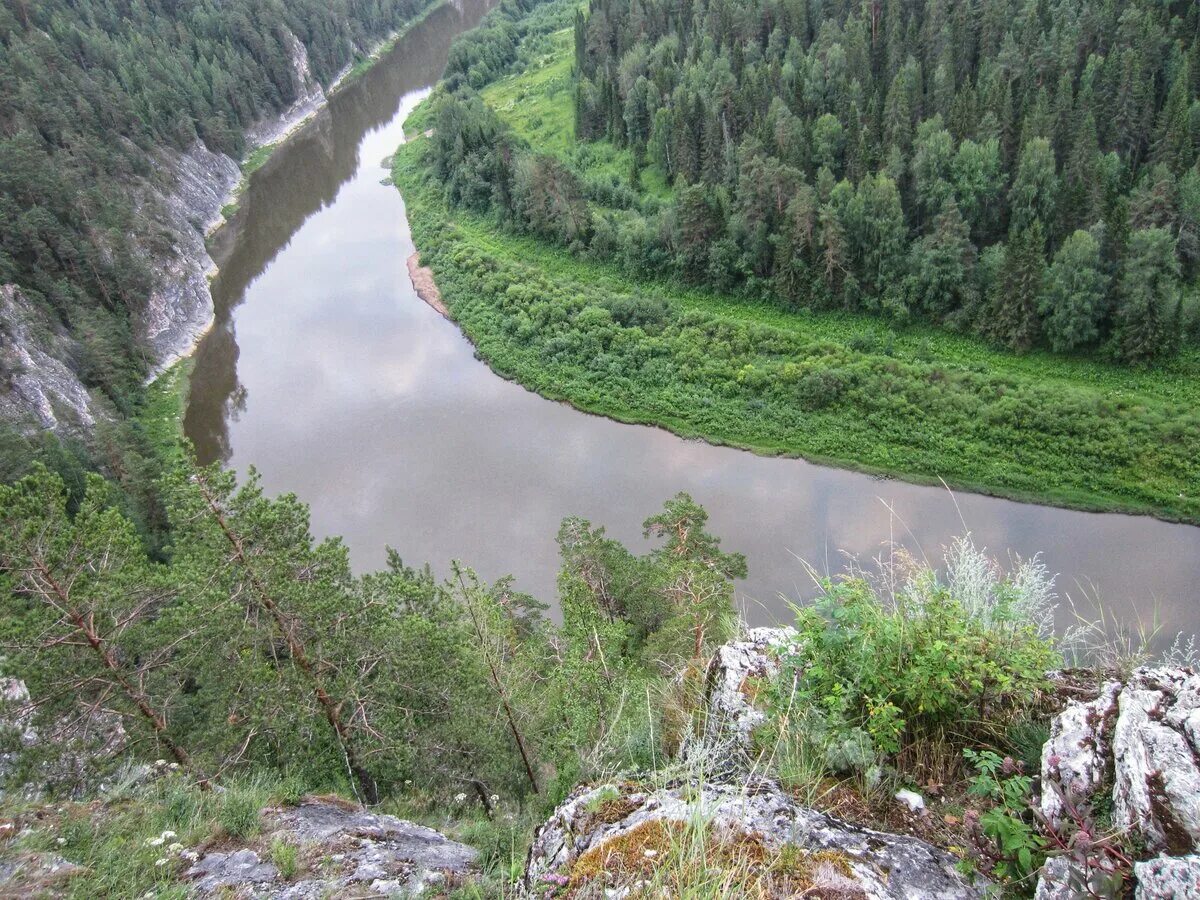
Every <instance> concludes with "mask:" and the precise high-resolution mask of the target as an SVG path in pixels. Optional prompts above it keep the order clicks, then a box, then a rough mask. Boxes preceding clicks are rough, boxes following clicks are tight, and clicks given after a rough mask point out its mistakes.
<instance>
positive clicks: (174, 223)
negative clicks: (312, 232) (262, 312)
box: [139, 141, 241, 375]
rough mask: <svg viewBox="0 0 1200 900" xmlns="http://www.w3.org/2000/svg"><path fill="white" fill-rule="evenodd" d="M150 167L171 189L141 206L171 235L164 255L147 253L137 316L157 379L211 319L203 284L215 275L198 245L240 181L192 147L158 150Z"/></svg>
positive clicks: (228, 167)
mask: <svg viewBox="0 0 1200 900" xmlns="http://www.w3.org/2000/svg"><path fill="white" fill-rule="evenodd" d="M156 162H157V164H158V166H159V167H160V169H161V170H162V171H163V172H164V173H165V174H166V176H167V180H168V181H169V182H170V183H171V184H172V187H171V189H170V190H169V191H166V192H159V190H158V189H150V190H149V192H148V193H147V195H146V196H145V197H144V199H143V202H142V204H141V207H142V210H143V214H148V215H153V217H154V218H155V219H156V221H157V222H158V223H159V225H160V226H161V227H162V228H163V229H164V230H165V231H166V232H167V233H169V234H170V235H171V238H172V242H173V246H172V247H171V249H170V251H168V252H156V253H152V254H151V255H152V257H153V258H152V260H151V262H152V264H153V266H154V270H155V273H156V277H155V286H154V289H153V291H152V292H151V294H150V297H149V298H148V300H147V303H146V308H145V310H144V312H143V313H142V316H141V320H140V323H139V324H140V328H141V332H142V334H143V335H144V336H145V339H146V342H147V343H148V344H149V346H150V349H151V351H152V353H153V357H154V360H155V366H154V368H153V372H152V374H155V375H156V374H158V373H159V372H162V371H163V370H164V369H166V368H167V367H169V366H170V365H171V364H172V363H173V362H175V361H176V360H177V359H179V358H180V357H181V356H184V355H186V354H187V353H189V352H191V349H192V347H193V346H194V345H195V343H196V340H197V339H198V338H199V337H200V336H201V335H202V334H204V332H205V331H207V330H208V328H209V326H210V324H211V323H212V318H213V302H212V294H211V292H210V290H209V284H208V278H209V276H210V275H211V274H213V273H214V272H215V271H216V266H215V265H214V264H213V261H212V257H210V256H209V254H208V249H207V247H206V246H205V243H204V237H205V234H206V233H207V232H208V230H209V229H210V228H212V227H213V226H214V225H215V224H216V223H217V222H220V221H221V207H222V206H223V205H224V204H225V202H226V201H227V198H228V197H229V195H230V193H231V192H232V191H233V189H234V188H235V187H236V186H237V183H238V180H239V179H240V178H241V169H240V167H239V166H238V164H237V163H236V162H235V161H234V160H232V159H231V158H230V157H228V156H226V155H225V154H223V153H214V152H212V151H211V150H209V149H208V148H207V147H205V146H204V144H202V143H201V142H200V141H196V143H194V144H193V145H192V146H191V147H190V148H189V149H188V150H187V152H186V153H177V152H174V151H170V150H160V151H158V153H157V154H156Z"/></svg>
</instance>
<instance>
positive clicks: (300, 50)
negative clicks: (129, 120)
mask: <svg viewBox="0 0 1200 900" xmlns="http://www.w3.org/2000/svg"><path fill="white" fill-rule="evenodd" d="M286 39H287V40H288V42H289V44H290V46H291V51H292V68H293V74H294V79H295V90H296V101H295V102H294V103H293V104H292V105H291V106H290V107H289V108H288V109H286V110H284V111H283V112H282V113H280V114H279V115H277V116H272V117H270V118H268V119H264V120H262V121H260V122H258V123H257V124H255V125H254V126H253V127H252V128H250V129H249V130H248V131H247V135H246V137H247V143H248V145H249V146H251V147H255V146H262V145H265V144H271V143H275V142H278V141H280V140H282V139H284V138H285V137H286V136H287V135H288V134H290V133H291V132H292V131H294V130H295V129H296V128H298V127H300V125H302V124H303V123H304V122H306V121H307V120H308V119H309V118H311V117H312V116H313V115H314V114H315V113H316V112H317V111H318V110H320V109H321V107H322V106H323V105H324V104H325V101H326V92H325V90H324V89H323V88H322V86H321V84H320V83H319V82H318V81H317V80H316V78H315V77H314V76H313V74H312V70H311V69H310V67H309V60H308V52H307V50H306V49H305V47H304V44H303V43H302V42H301V41H300V40H299V39H298V38H297V37H296V36H295V35H293V34H291V33H290V32H289V33H288V34H287V35H286ZM151 164H152V174H151V176H150V177H149V178H147V179H145V180H143V181H140V182H138V183H136V184H133V185H131V187H130V191H131V192H132V194H133V195H134V202H135V206H136V209H137V214H138V216H139V217H140V218H141V220H142V221H143V222H144V223H145V224H144V227H143V228H142V234H143V235H145V236H149V235H156V239H155V240H145V241H143V247H144V249H145V255H146V261H147V264H148V265H149V267H150V269H151V270H152V271H153V272H154V273H155V283H154V287H153V289H152V291H151V294H150V296H149V297H148V298H147V301H146V306H145V309H144V310H143V311H142V312H141V314H140V315H139V316H138V320H137V322H136V326H137V328H138V330H139V333H140V334H141V336H142V338H143V339H144V340H145V342H146V345H147V347H148V349H149V351H150V356H151V360H152V366H151V376H152V377H154V376H157V375H158V374H160V373H161V372H163V371H164V370H165V369H167V368H168V367H169V366H170V365H172V364H173V363H174V362H176V361H177V360H178V359H180V358H181V357H184V356H186V355H188V354H189V353H190V352H191V351H192V349H193V347H194V346H195V344H196V341H197V340H199V338H200V337H201V336H202V335H203V334H204V333H205V332H206V331H207V330H208V328H209V327H210V325H211V323H212V320H213V301H212V294H211V292H210V290H209V278H210V277H211V275H212V274H213V273H214V272H215V271H216V267H215V265H214V263H213V260H212V257H211V256H210V255H209V253H208V249H207V247H206V246H205V239H206V237H207V235H208V234H209V233H210V232H211V231H212V230H213V229H214V228H216V227H218V226H219V225H220V223H221V222H222V221H223V217H222V212H221V211H222V208H223V207H224V206H225V204H227V203H228V202H229V201H230V199H231V198H232V195H233V192H234V190H235V189H236V188H237V186H238V183H239V181H240V180H241V167H240V166H239V164H238V162H237V161H236V160H234V159H232V158H231V157H229V156H227V155H225V154H223V153H214V152H213V151H211V150H209V149H208V148H207V147H206V146H205V145H204V144H203V143H201V142H200V141H197V142H196V143H195V144H193V145H192V146H191V147H189V148H188V149H187V150H186V151H185V152H179V151H176V150H172V149H159V150H156V151H155V152H154V154H153V158H152V160H151ZM78 355H79V354H78V347H77V346H76V345H75V344H74V342H73V341H72V340H71V339H70V337H69V335H67V334H66V332H65V331H64V330H63V329H62V327H61V326H59V325H57V324H55V323H51V322H49V321H48V320H47V319H46V317H45V316H44V315H42V314H41V313H40V312H39V311H38V310H36V309H35V307H34V306H33V305H32V304H31V303H29V302H28V301H27V300H26V299H25V298H24V297H22V295H21V293H20V291H19V290H18V289H17V288H16V287H15V286H13V285H0V378H3V379H4V384H3V386H2V387H0V420H2V421H6V422H10V423H13V424H15V425H17V426H18V427H21V428H23V429H25V430H27V431H36V430H51V431H55V432H57V433H60V434H74V433H81V432H87V431H88V430H90V429H91V428H92V427H93V426H94V425H95V423H96V420H97V419H98V418H103V417H104V415H105V412H104V408H103V405H102V404H99V403H98V402H97V400H96V398H94V397H92V396H91V395H90V394H89V392H88V390H87V388H86V387H84V385H83V383H82V382H81V381H80V379H79V377H78V374H77V371H78Z"/></svg>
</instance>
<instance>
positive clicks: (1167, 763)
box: [1112, 669, 1200, 855]
mask: <svg viewBox="0 0 1200 900" xmlns="http://www.w3.org/2000/svg"><path fill="white" fill-rule="evenodd" d="M1118 707H1119V709H1118V715H1117V722H1116V726H1115V728H1114V734H1113V758H1114V770H1115V775H1116V783H1115V785H1114V787H1113V795H1112V799H1113V819H1114V823H1115V824H1116V825H1118V826H1120V827H1123V828H1126V829H1130V830H1134V831H1136V832H1137V833H1139V834H1140V835H1141V836H1142V838H1143V839H1144V840H1145V842H1146V845H1147V847H1148V848H1149V849H1151V850H1153V851H1166V852H1168V853H1170V854H1172V855H1182V854H1186V853H1189V852H1191V851H1192V850H1194V849H1195V848H1196V845H1197V841H1200V767H1197V761H1196V752H1197V748H1196V745H1195V744H1194V743H1193V740H1194V737H1193V736H1194V735H1195V733H1196V723H1197V718H1198V717H1200V676H1197V675H1195V674H1193V673H1191V672H1189V671H1186V670H1182V669H1173V670H1146V669H1143V670H1139V671H1138V672H1136V673H1135V674H1134V676H1133V678H1132V679H1131V680H1130V682H1129V683H1128V684H1126V685H1125V687H1124V689H1123V690H1122V691H1121V695H1120V698H1119V700H1118Z"/></svg>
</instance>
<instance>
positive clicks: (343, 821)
mask: <svg viewBox="0 0 1200 900" xmlns="http://www.w3.org/2000/svg"><path fill="white" fill-rule="evenodd" d="M265 821H266V824H267V827H268V828H270V829H271V830H272V831H274V832H275V833H276V834H277V835H279V836H283V837H288V838H291V839H292V840H293V841H295V842H297V843H300V844H334V843H336V842H338V841H339V839H342V838H348V839H351V840H352V841H355V842H358V843H359V844H360V846H359V849H358V850H357V851H350V852H348V853H347V859H348V860H349V861H350V862H351V863H352V864H353V865H354V874H353V875H352V876H351V879H352V880H355V881H371V880H374V879H376V878H384V877H386V874H388V873H389V872H390V871H393V870H394V869H395V868H396V867H397V865H400V864H402V865H403V867H404V868H408V869H417V870H427V871H442V872H454V873H466V872H469V871H471V870H472V868H473V867H474V865H475V862H476V859H477V857H478V855H479V854H478V853H477V852H476V851H475V850H474V849H472V848H471V847H468V846H466V845H465V844H459V843H456V842H454V841H451V840H449V839H448V838H447V837H445V835H443V834H441V833H440V832H438V831H435V830H434V829H432V828H426V827H425V826H423V825H415V824H413V823H412V822H406V821H404V820H403V819H398V818H396V817H395V816H384V815H377V814H375V813H372V812H368V811H366V810H359V809H354V808H352V807H346V806H343V805H341V804H335V803H328V802H324V801H320V800H308V801H305V802H304V803H302V804H300V805H299V806H295V807H285V808H282V809H275V810H268V811H267V813H266V816H265Z"/></svg>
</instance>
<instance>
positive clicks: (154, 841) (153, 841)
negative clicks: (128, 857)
mask: <svg viewBox="0 0 1200 900" xmlns="http://www.w3.org/2000/svg"><path fill="white" fill-rule="evenodd" d="M162 845H163V839H162V838H160V837H156V838H150V839H149V840H147V841H146V846H147V847H161V846H162Z"/></svg>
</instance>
